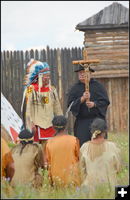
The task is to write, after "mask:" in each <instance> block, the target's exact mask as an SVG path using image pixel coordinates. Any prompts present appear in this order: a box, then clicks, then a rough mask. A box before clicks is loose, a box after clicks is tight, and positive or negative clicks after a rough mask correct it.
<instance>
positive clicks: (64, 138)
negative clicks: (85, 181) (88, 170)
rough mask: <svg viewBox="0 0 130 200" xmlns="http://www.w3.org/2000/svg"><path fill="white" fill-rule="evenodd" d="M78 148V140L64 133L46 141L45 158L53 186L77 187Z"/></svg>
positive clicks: (78, 181) (78, 180) (78, 179)
mask: <svg viewBox="0 0 130 200" xmlns="http://www.w3.org/2000/svg"><path fill="white" fill-rule="evenodd" d="M58 117H59V118H60V116H57V117H55V118H58ZM61 118H62V117H61ZM54 127H55V126H54ZM79 148H80V147H79V141H78V139H77V138H76V137H74V136H71V135H68V134H65V132H64V133H61V134H57V135H56V136H55V137H54V138H52V139H50V140H48V142H47V144H46V156H47V161H48V170H49V176H50V177H51V181H52V184H53V185H54V184H56V185H61V186H62V185H69V184H74V185H79V183H80V178H79V168H78V161H79Z"/></svg>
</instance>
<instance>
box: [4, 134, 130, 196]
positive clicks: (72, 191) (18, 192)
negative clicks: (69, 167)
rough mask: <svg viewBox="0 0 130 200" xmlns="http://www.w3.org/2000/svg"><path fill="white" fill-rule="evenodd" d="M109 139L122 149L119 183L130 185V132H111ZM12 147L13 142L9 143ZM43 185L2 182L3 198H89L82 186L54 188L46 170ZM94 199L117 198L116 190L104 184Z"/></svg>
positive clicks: (96, 192)
mask: <svg viewBox="0 0 130 200" xmlns="http://www.w3.org/2000/svg"><path fill="white" fill-rule="evenodd" d="M108 135H109V136H108V140H111V141H114V142H115V143H116V144H117V145H118V147H119V148H120V149H121V159H122V169H121V172H120V173H119V174H118V185H128V183H129V180H128V177H129V174H128V173H129V171H128V169H129V166H128V163H129V160H128V159H129V156H128V152H129V147H128V145H129V144H128V134H127V133H109V134H108ZM9 146H10V147H12V146H13V145H12V144H9ZM43 174H44V176H43V186H42V188H41V189H39V190H36V189H34V188H32V187H31V186H30V185H17V187H16V188H15V189H14V190H13V189H12V188H11V187H10V186H9V184H8V183H6V182H4V181H3V182H2V187H1V190H2V191H1V194H2V199H9V198H12V199H89V198H90V196H88V193H87V191H86V190H81V189H80V188H74V187H71V188H70V187H69V188H63V189H60V188H59V189H57V188H52V187H51V186H50V185H49V182H48V173H47V171H44V173H43ZM91 198H93V199H115V194H114V192H111V191H110V190H109V187H107V186H106V185H104V186H103V187H99V188H97V190H96V191H95V193H93V194H91Z"/></svg>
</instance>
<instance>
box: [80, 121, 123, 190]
mask: <svg viewBox="0 0 130 200" xmlns="http://www.w3.org/2000/svg"><path fill="white" fill-rule="evenodd" d="M106 133H107V124H106V122H105V120H103V119H100V118H96V119H95V120H94V121H93V122H92V124H91V134H92V137H91V141H88V142H85V143H84V144H83V145H82V147H81V148H80V169H81V175H82V185H81V186H82V187H85V188H86V189H87V190H88V191H89V192H90V193H91V192H92V191H95V189H96V188H98V187H99V186H105V185H106V187H108V189H110V190H111V191H112V190H114V189H115V186H116V184H117V173H119V171H120V169H121V158H120V149H119V148H118V147H117V145H116V144H115V143H114V142H112V141H109V140H107V139H105V135H106Z"/></svg>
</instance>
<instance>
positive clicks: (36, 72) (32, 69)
mask: <svg viewBox="0 0 130 200" xmlns="http://www.w3.org/2000/svg"><path fill="white" fill-rule="evenodd" d="M48 72H50V67H49V65H48V64H47V63H46V62H40V61H38V60H34V59H31V60H30V62H29V63H28V64H27V68H26V75H25V78H24V85H25V86H29V85H30V84H31V83H33V82H35V81H36V80H37V78H38V77H39V76H41V75H43V74H46V73H48Z"/></svg>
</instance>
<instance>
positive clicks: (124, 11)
mask: <svg viewBox="0 0 130 200" xmlns="http://www.w3.org/2000/svg"><path fill="white" fill-rule="evenodd" d="M128 22H129V9H128V8H126V7H124V6H123V5H122V4H120V3H117V2H114V3H113V4H111V5H110V6H108V7H105V8H104V9H103V10H101V11H100V12H98V13H97V14H95V15H93V16H92V17H90V18H88V19H86V20H84V21H83V22H81V23H79V24H77V26H76V29H77V30H80V31H86V30H96V29H109V28H128Z"/></svg>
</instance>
